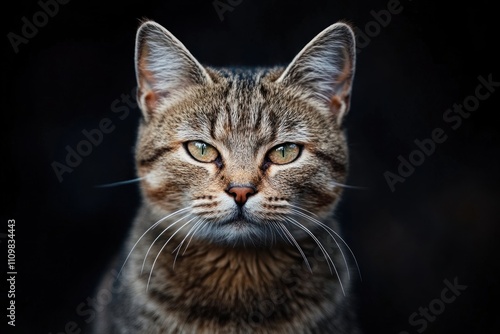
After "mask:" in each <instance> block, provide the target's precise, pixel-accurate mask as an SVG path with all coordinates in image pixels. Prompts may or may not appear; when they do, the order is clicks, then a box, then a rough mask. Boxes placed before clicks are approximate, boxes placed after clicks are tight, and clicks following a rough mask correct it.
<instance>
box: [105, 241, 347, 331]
mask: <svg viewBox="0 0 500 334" xmlns="http://www.w3.org/2000/svg"><path fill="white" fill-rule="evenodd" d="M169 237H170V235H166V236H165V239H163V240H162V241H163V242H159V245H160V246H161V245H163V243H164V242H165V241H166V240H168V238H169ZM180 241H181V238H179V239H178V240H177V239H175V238H174V239H172V240H171V242H172V243H171V244H170V243H169V244H168V245H167V247H165V248H163V250H162V254H161V255H162V256H161V257H158V260H157V261H156V263H155V268H154V270H153V274H152V276H151V278H149V274H150V270H151V266H152V259H153V258H154V257H152V256H151V257H150V260H149V261H147V262H146V265H145V267H144V269H143V270H142V274H141V267H142V261H143V260H144V256H145V255H146V251H147V247H146V246H147V245H148V244H147V242H149V241H146V242H145V247H143V248H140V251H138V252H137V254H136V255H135V256H134V257H133V258H132V261H131V262H130V266H128V267H127V269H126V270H125V271H124V273H123V278H122V280H121V284H123V286H126V287H128V288H125V289H130V290H126V291H122V293H121V297H119V298H121V299H118V300H120V301H121V303H124V304H127V307H119V308H118V310H119V311H118V312H120V314H121V315H122V316H123V312H125V313H127V312H130V314H131V315H134V316H130V317H126V318H127V321H125V322H123V321H121V322H119V323H115V324H113V326H123V327H121V328H119V329H118V330H117V332H120V333H121V332H126V328H137V329H140V330H139V332H147V333H150V332H151V333H156V332H158V333H291V332H296V333H308V332H324V331H325V330H326V329H327V328H330V326H331V325H330V324H329V323H330V322H332V316H333V315H335V314H340V311H339V310H337V309H336V306H335V305H336V301H340V300H341V299H342V294H341V292H340V291H339V290H338V289H337V285H338V282H337V281H336V279H335V277H334V276H333V275H332V273H331V272H330V270H329V268H328V266H327V264H326V262H325V261H324V259H323V258H321V257H319V256H315V255H314V253H315V247H314V246H315V245H314V244H313V243H307V244H303V245H301V246H302V250H303V251H304V253H305V254H306V256H307V257H308V259H309V264H310V265H311V267H312V268H311V269H312V270H313V272H312V273H311V272H310V271H309V269H308V268H306V266H305V265H304V263H303V259H302V257H301V256H300V254H298V253H297V251H296V249H295V248H293V246H292V245H282V246H280V247H272V248H270V247H262V248H258V247H253V248H248V247H247V248H241V247H234V248H233V247H216V246H214V245H212V244H208V243H205V242H192V244H191V245H189V248H188V249H187V251H186V253H184V254H181V253H180V254H178V255H177V249H176V246H177V245H178V244H179V242H180ZM159 250H160V247H153V249H152V250H151V253H152V254H153V255H156V252H158V251H159ZM316 251H317V250H316ZM176 256H177V258H176ZM174 260H175V266H174V265H173V264H174ZM119 282H120V281H119ZM138 314H139V315H140V316H137V315H138ZM325 314H328V316H325ZM158 320H161V321H158ZM117 328H118V327H117ZM331 328H333V327H331Z"/></svg>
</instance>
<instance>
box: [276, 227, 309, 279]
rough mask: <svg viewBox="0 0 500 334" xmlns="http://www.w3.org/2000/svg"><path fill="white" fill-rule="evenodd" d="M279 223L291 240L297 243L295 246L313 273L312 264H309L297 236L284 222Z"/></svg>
mask: <svg viewBox="0 0 500 334" xmlns="http://www.w3.org/2000/svg"><path fill="white" fill-rule="evenodd" d="M278 224H279V226H280V227H281V229H282V230H283V232H284V233H286V234H287V235H288V236H289V237H290V240H291V241H292V242H293V244H294V245H295V248H297V250H298V251H299V253H300V255H301V256H302V258H303V259H304V262H305V263H306V266H307V269H309V272H310V273H311V274H312V269H311V266H310V265H309V261H307V257H306V255H305V254H304V252H303V251H302V248H300V246H299V243H298V242H297V241H296V240H295V238H294V237H293V235H292V234H291V233H290V231H289V230H288V229H287V228H286V226H285V225H284V224H283V223H278Z"/></svg>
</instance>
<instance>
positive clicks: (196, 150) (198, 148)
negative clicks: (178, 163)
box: [186, 140, 219, 162]
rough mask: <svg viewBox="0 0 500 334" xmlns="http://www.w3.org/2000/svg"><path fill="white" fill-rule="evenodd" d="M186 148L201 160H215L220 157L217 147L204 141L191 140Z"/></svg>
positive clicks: (196, 158)
mask: <svg viewBox="0 0 500 334" xmlns="http://www.w3.org/2000/svg"><path fill="white" fill-rule="evenodd" d="M186 148H187V151H188V152H189V154H191V156H192V157H193V158H194V159H195V160H198V161H200V162H214V161H215V160H216V159H217V157H219V152H218V151H217V150H216V149H215V147H213V146H212V145H209V144H207V143H205V142H202V141H196V140H193V141H190V142H188V143H187V144H186Z"/></svg>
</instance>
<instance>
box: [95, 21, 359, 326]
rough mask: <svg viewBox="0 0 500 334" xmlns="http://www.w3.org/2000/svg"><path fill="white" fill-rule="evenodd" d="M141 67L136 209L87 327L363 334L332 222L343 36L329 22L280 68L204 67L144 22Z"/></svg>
mask: <svg viewBox="0 0 500 334" xmlns="http://www.w3.org/2000/svg"><path fill="white" fill-rule="evenodd" d="M135 61H136V74H137V81H138V101H139V105H140V107H141V110H142V112H143V118H142V120H141V124H140V127H139V134H138V141H137V146H136V163H137V173H138V176H139V180H140V185H141V186H140V188H141V191H142V197H143V202H142V206H141V208H140V210H139V213H138V215H137V217H136V219H135V222H134V224H133V227H132V231H131V233H130V236H129V238H128V241H127V243H126V245H125V247H124V250H123V253H122V256H121V258H120V259H119V260H117V262H116V264H115V268H116V271H114V274H112V273H113V271H110V273H109V274H108V275H107V277H106V278H105V279H104V280H103V283H102V285H101V288H100V289H106V290H107V291H112V292H113V296H112V298H111V301H110V302H109V303H107V305H106V308H105V310H104V311H103V312H100V314H99V317H98V320H97V321H96V323H95V327H94V331H95V333H99V334H101V333H103V334H108V333H358V330H357V326H356V323H355V320H354V316H353V312H352V309H353V307H352V305H351V304H350V303H349V301H348V297H349V293H348V292H349V291H348V290H349V279H350V278H351V279H352V278H353V277H357V275H358V273H357V272H356V271H355V268H354V265H357V264H356V263H355V258H354V257H353V256H354V255H353V254H352V252H351V250H350V248H349V247H348V246H347V244H346V243H345V242H344V240H343V239H342V238H341V237H340V236H339V235H338V234H337V233H336V232H335V230H336V229H337V227H338V226H337V223H336V222H335V220H334V218H333V210H334V208H335V206H336V205H337V203H338V201H339V198H340V196H341V193H342V190H343V188H344V182H345V179H346V173H347V148H346V140H345V137H344V134H343V132H342V128H341V123H342V120H343V118H344V116H345V114H346V113H347V111H348V109H349V101H350V92H351V85H352V80H353V75H354V64H355V44H354V35H353V32H352V30H351V28H350V27H349V26H348V25H347V24H344V23H336V24H334V25H332V26H330V27H328V28H326V29H325V30H324V31H322V32H321V33H320V34H319V35H318V36H316V37H315V38H314V39H313V40H312V41H311V42H310V43H309V44H307V45H306V46H305V47H304V48H303V49H302V51H300V53H299V54H298V55H297V56H296V57H295V58H294V59H293V61H292V62H291V64H290V65H288V66H287V67H285V68H281V67H275V68H262V69H261V68H257V69H251V70H243V69H215V68H211V67H204V66H202V65H200V63H199V62H198V61H197V60H196V59H195V58H194V57H193V56H192V55H191V53H190V52H189V51H188V50H187V49H186V48H185V46H184V45H183V44H182V43H181V42H180V41H179V40H177V39H176V38H175V37H174V36H173V35H172V34H171V33H170V32H168V31H167V30H165V29H164V28H163V27H162V26H160V25H158V24H157V23H155V22H151V21H147V22H144V23H143V24H142V25H141V26H140V28H139V30H138V33H137V42H136V53H135ZM348 264H349V266H348ZM118 271H119V273H118V274H116V273H117V272H118Z"/></svg>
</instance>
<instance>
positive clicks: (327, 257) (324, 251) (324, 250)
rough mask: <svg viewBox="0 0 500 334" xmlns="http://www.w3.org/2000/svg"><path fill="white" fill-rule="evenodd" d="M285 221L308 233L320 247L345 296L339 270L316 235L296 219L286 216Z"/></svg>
mask: <svg viewBox="0 0 500 334" xmlns="http://www.w3.org/2000/svg"><path fill="white" fill-rule="evenodd" d="M287 221H288V222H290V223H292V224H293V225H295V226H297V227H298V228H300V229H302V230H303V231H304V232H306V233H307V234H309V236H310V237H311V238H312V239H313V240H314V242H315V243H316V244H317V245H318V247H319V248H320V250H321V252H322V253H323V256H324V257H325V260H326V263H327V264H328V269H330V272H331V273H332V267H331V266H330V263H331V264H332V266H333V269H334V270H335V274H336V275H337V278H338V280H339V283H340V288H341V289H342V293H343V294H344V296H345V290H344V285H343V284H342V278H341V277H340V274H339V272H338V270H337V267H336V266H335V263H334V262H333V260H332V258H331V257H330V254H328V252H327V251H326V249H325V247H323V245H322V244H321V242H320V241H319V240H318V238H316V236H315V235H314V234H313V233H312V232H311V231H310V230H309V229H308V228H307V227H305V226H304V225H302V224H301V223H299V222H298V221H297V220H295V219H293V218H287ZM328 261H330V262H328Z"/></svg>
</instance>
